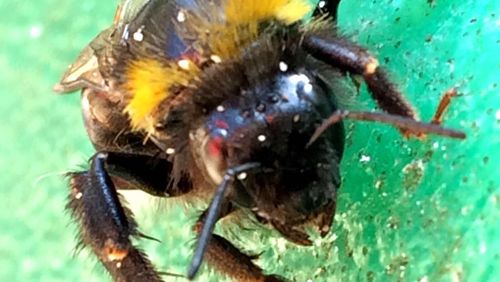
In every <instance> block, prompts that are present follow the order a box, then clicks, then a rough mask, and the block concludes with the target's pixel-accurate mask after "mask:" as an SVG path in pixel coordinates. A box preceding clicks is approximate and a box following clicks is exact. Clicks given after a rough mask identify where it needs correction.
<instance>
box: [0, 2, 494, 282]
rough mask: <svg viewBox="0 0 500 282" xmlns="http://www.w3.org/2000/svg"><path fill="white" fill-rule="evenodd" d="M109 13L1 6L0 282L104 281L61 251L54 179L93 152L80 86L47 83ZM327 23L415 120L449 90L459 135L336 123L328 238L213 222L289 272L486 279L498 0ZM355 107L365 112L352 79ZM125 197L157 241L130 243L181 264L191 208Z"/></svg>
mask: <svg viewBox="0 0 500 282" xmlns="http://www.w3.org/2000/svg"><path fill="white" fill-rule="evenodd" d="M114 9H115V3H114V2H113V1H98V0H89V1H76V0H71V1H69V0H68V1H55V0H43V1H14V0H0V11H2V17H0V34H1V39H0V91H1V98H2V99H1V102H0V117H1V119H0V136H1V138H0V173H1V176H0V281H107V280H108V279H106V274H105V273H104V271H103V270H102V268H101V267H100V266H99V265H98V264H97V263H96V261H95V259H94V258H93V257H91V256H90V255H89V254H88V253H87V252H85V251H84V252H82V253H80V254H79V255H77V256H76V257H73V249H74V246H75V239H74V234H75V226H74V225H73V224H70V219H69V216H68V214H67V213H66V212H65V211H64V205H65V203H66V195H67V193H68V189H67V188H66V184H65V180H64V178H63V177H62V174H63V173H64V172H66V171H68V170H70V169H76V168H78V167H79V166H81V165H82V164H85V162H86V159H87V158H88V157H90V156H91V154H92V152H93V151H92V147H91V146H90V144H89V142H88V140H87V138H86V134H85V131H84V128H83V126H82V121H81V116H80V109H79V95H77V94H73V95H66V96H58V95H55V94H54V93H52V91H51V87H52V85H53V84H54V83H56V82H57V81H58V79H59V77H60V75H61V74H62V73H63V71H64V70H65V68H66V66H67V65H68V64H69V63H71V62H72V60H73V59H74V58H75V57H76V55H77V54H78V52H79V50H80V49H81V48H82V47H83V46H85V44H87V43H88V42H89V41H90V40H91V39H92V38H93V37H94V36H95V35H96V34H97V33H98V32H99V31H100V30H102V29H103V28H104V27H106V26H107V25H109V23H110V22H111V20H112V17H113V14H114ZM339 22H340V26H341V27H342V30H344V31H345V32H346V34H348V35H349V36H350V37H351V38H353V39H355V40H356V41H358V42H360V43H362V44H364V45H366V46H368V47H370V49H371V50H373V52H374V53H375V54H377V55H378V56H379V57H380V61H381V62H382V64H383V65H384V66H386V67H387V69H388V70H389V71H390V73H391V74H392V76H393V77H394V79H395V80H396V81H397V82H398V83H399V84H400V85H401V89H402V90H403V91H404V92H405V93H407V96H408V97H409V99H410V100H411V101H412V103H413V104H414V105H415V106H416V107H417V108H418V109H419V111H420V113H421V115H422V117H423V119H429V118H430V117H431V116H432V113H433V111H434V108H435V106H436V104H437V102H438V100H439V98H440V95H441V93H442V92H444V91H445V90H446V89H448V88H449V87H451V86H457V87H458V90H459V92H460V93H461V94H462V95H461V96H460V97H459V98H457V99H455V100H454V101H453V104H452V107H451V110H450V111H449V112H448V114H447V116H446V121H445V124H446V125H447V126H450V127H453V128H461V129H463V130H464V131H465V132H467V134H468V139H467V140H466V141H463V142H462V141H457V140H450V139H446V138H442V137H430V138H428V139H427V140H425V141H424V142H420V141H418V140H404V139H402V138H401V137H400V136H399V135H398V133H397V132H396V130H394V129H392V128H390V127H387V126H384V125H376V124H375V125H374V124H366V123H351V122H350V123H348V128H349V134H348V141H347V150H346V154H345V159H344V160H343V163H342V169H343V178H344V183H343V186H342V189H341V192H340V195H339V198H338V212H337V216H336V218H335V223H334V231H333V232H332V233H331V234H330V235H329V236H328V237H327V238H325V239H323V240H319V239H318V240H315V241H314V247H312V248H301V247H296V246H294V245H292V244H289V243H287V242H286V241H285V240H284V239H281V238H280V237H279V236H276V234H275V233H274V232H273V231H269V230H260V229H258V232H254V231H255V227H254V226H250V230H241V229H239V228H228V229H226V228H224V230H223V232H224V233H226V234H227V235H228V236H229V237H230V238H231V239H232V240H233V241H235V242H236V243H238V244H240V245H243V246H245V248H246V249H249V250H252V251H253V252H256V253H258V252H263V254H262V256H261V260H260V261H259V263H261V265H262V266H263V267H264V268H265V269H267V270H269V271H272V272H276V273H281V274H283V275H285V276H287V277H290V278H291V277H294V278H295V279H296V280H297V281H306V280H307V279H311V280H312V281H399V280H401V281H418V280H420V281H498V280H499V279H500V170H499V164H500V158H499V157H498V155H497V154H500V134H499V129H500V96H499V94H500V93H499V92H500V91H499V87H500V86H499V83H500V1H496V0H491V1H486V0H476V1H475V0H434V1H430V0H429V1H423V0H419V1H415V0H413V1H412V0H400V1H396V0H377V1H361V0H344V2H343V3H342V5H341V8H340V19H339ZM353 107H354V108H365V109H369V108H372V107H373V102H372V101H371V100H370V98H369V96H368V95H367V94H366V91H365V90H364V89H363V91H362V94H361V95H360V97H359V98H358V99H357V102H356V104H355V105H353ZM129 201H130V202H131V204H132V207H133V208H134V210H136V213H137V218H138V221H139V222H140V225H141V227H142V231H144V232H145V233H146V234H148V235H151V236H153V237H156V238H159V239H160V240H162V243H161V244H158V243H155V242H141V245H142V246H143V247H145V248H146V249H147V252H148V253H149V254H150V257H151V258H152V260H153V261H154V262H155V263H156V264H157V265H158V266H159V268H160V269H161V270H164V271H170V272H175V273H185V270H186V266H187V264H188V261H189V258H190V253H191V245H192V243H193V240H192V234H191V233H190V225H191V223H192V222H193V221H194V220H195V218H196V214H195V213H194V211H193V210H187V213H185V211H184V208H182V207H181V205H179V204H177V203H175V202H173V201H169V202H168V203H162V202H158V201H156V200H150V199H148V198H146V197H144V196H143V195H142V194H138V193H136V194H131V196H130V197H129ZM186 222H190V223H186ZM229 225H230V224H229ZM170 279H172V278H170ZM167 280H169V279H168V278H167ZM172 280H175V279H172ZM209 280H210V281H218V278H217V276H215V274H214V273H213V272H211V271H208V270H206V269H204V271H203V273H202V275H201V276H200V278H199V281H209Z"/></svg>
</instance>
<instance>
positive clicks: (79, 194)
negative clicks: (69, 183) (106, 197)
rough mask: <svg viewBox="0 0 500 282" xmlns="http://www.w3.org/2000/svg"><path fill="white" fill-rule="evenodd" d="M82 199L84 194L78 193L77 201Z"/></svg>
mask: <svg viewBox="0 0 500 282" xmlns="http://www.w3.org/2000/svg"><path fill="white" fill-rule="evenodd" d="M82 197H83V193H82V192H78V193H76V195H75V199H77V200H80V199H81V198H82Z"/></svg>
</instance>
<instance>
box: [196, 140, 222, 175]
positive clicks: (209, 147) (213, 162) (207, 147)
mask: <svg viewBox="0 0 500 282" xmlns="http://www.w3.org/2000/svg"><path fill="white" fill-rule="evenodd" d="M225 151H226V150H225V139H224V137H222V136H219V135H215V136H210V135H209V136H207V139H206V141H205V142H204V145H203V156H202V159H203V162H204V164H205V168H206V170H207V172H208V174H209V176H210V178H212V180H213V181H214V182H215V183H220V182H222V178H223V174H224V170H225V159H226V153H225Z"/></svg>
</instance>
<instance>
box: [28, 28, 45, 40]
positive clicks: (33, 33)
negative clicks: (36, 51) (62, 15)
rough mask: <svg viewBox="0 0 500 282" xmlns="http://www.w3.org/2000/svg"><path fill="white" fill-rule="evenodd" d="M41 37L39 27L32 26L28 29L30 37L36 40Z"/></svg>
mask: <svg viewBox="0 0 500 282" xmlns="http://www.w3.org/2000/svg"><path fill="white" fill-rule="evenodd" d="M41 35H42V27H41V26H39V25H34V26H32V27H31V29H30V37H31V38H38V37H40V36H41Z"/></svg>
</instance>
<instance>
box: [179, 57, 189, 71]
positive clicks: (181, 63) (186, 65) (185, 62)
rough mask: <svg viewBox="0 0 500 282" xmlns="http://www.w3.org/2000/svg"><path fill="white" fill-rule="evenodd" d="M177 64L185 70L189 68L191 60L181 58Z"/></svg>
mask: <svg viewBox="0 0 500 282" xmlns="http://www.w3.org/2000/svg"><path fill="white" fill-rule="evenodd" d="M177 65H178V66H179V67H180V68H181V69H183V70H189V66H190V65H191V62H190V61H189V60H186V59H182V60H179V61H178V62H177Z"/></svg>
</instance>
